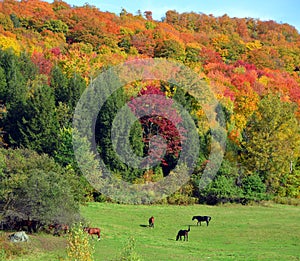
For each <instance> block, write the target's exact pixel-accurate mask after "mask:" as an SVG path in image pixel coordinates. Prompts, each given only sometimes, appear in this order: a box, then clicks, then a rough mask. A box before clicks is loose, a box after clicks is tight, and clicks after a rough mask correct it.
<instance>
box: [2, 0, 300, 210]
mask: <svg viewBox="0 0 300 261" xmlns="http://www.w3.org/2000/svg"><path fill="white" fill-rule="evenodd" d="M0 16H1V19H0V46H1V47H2V48H1V51H0V103H1V121H0V124H1V125H0V128H1V144H2V145H1V146H2V147H4V148H5V149H3V150H2V154H3V155H4V156H3V164H2V168H1V169H0V174H1V177H0V183H1V187H2V186H3V187H5V186H7V184H8V183H9V184H14V182H15V180H16V179H18V178H17V177H18V176H19V175H14V174H15V170H12V169H10V168H9V166H10V164H11V163H10V160H11V155H13V154H14V153H15V154H16V155H17V156H16V157H20V158H22V160H21V161H22V162H23V161H26V159H27V156H26V155H27V154H28V153H29V154H28V155H31V156H30V157H31V158H33V159H35V158H38V157H39V156H37V154H35V153H38V154H39V155H44V154H46V155H48V157H49V158H47V160H49V161H51V162H52V160H53V163H51V164H57V165H55V166H56V167H55V168H57V169H58V166H59V168H60V169H59V170H58V171H57V175H62V176H65V177H66V179H67V180H66V184H67V183H68V184H69V186H70V189H71V190H74V191H75V188H80V189H81V193H79V194H80V195H83V196H82V197H77V198H76V197H75V198H74V200H75V202H80V201H82V200H90V199H91V198H93V199H95V200H111V199H108V198H106V197H105V195H101V194H100V193H97V192H96V191H94V190H93V189H92V188H91V187H90V186H89V185H88V184H87V182H86V181H85V179H84V178H83V177H82V174H81V172H80V170H79V168H78V166H77V163H76V160H75V158H74V152H73V145H72V132H73V131H74V129H73V127H72V117H73V112H74V108H75V106H76V104H77V102H78V100H79V98H80V96H81V94H82V93H83V91H84V90H85V89H86V88H88V86H89V83H90V82H92V81H93V79H95V78H96V77H97V75H99V73H100V72H102V71H104V70H105V69H107V68H109V67H110V66H113V65H115V64H119V63H121V62H124V61H128V60H132V59H137V58H149V57H152V58H166V59H170V60H173V61H176V62H180V63H182V64H184V65H186V66H188V67H189V68H191V69H192V70H193V71H194V72H196V73H197V74H198V75H199V76H200V77H202V78H203V79H204V80H205V81H206V82H207V83H208V84H209V85H210V86H211V87H212V89H213V90H214V92H215V93H216V96H217V98H218V100H219V102H220V106H221V110H222V111H223V113H224V115H225V122H224V126H225V128H226V131H227V133H228V137H227V141H226V153H225V156H224V159H223V162H222V165H221V167H220V169H219V171H218V173H217V175H216V177H215V178H214V180H213V181H212V182H211V183H210V184H209V185H208V186H207V187H206V188H205V189H201V190H200V189H199V182H200V180H201V177H202V174H203V170H204V169H205V167H206V165H207V164H208V158H209V153H210V146H211V135H212V134H211V131H210V128H209V126H208V125H207V122H206V119H205V115H204V111H203V108H201V106H200V105H199V104H198V103H197V102H196V101H195V99H194V98H193V97H192V96H191V95H190V94H189V93H186V92H184V91H183V90H182V89H180V88H177V87H176V86H173V85H172V84H169V83H164V82H158V81H156V82H155V81H152V82H143V81H136V82H133V83H130V84H128V85H126V86H125V87H124V88H122V89H120V90H119V91H118V92H116V93H114V94H113V95H112V97H111V98H110V99H108V100H107V102H106V103H105V104H104V106H103V108H102V109H101V111H100V112H99V115H98V118H97V122H96V133H95V138H96V146H97V148H96V149H97V152H98V153H99V155H101V157H102V158H103V160H104V162H105V164H106V165H107V166H108V168H109V169H110V170H112V171H113V173H114V174H115V175H116V176H119V177H121V178H122V179H123V180H126V181H128V182H131V183H136V184H144V183H147V182H155V181H158V180H161V179H162V178H163V177H165V176H167V175H169V174H170V172H171V171H172V169H173V168H174V166H176V163H177V160H178V157H179V156H180V152H181V144H180V142H177V139H176V138H177V137H178V132H176V130H175V129H174V128H166V126H171V124H170V122H168V120H167V119H160V118H159V117H143V118H142V119H141V120H140V124H137V125H135V126H133V127H132V130H131V132H130V142H131V146H132V148H133V151H134V152H135V153H136V154H137V155H138V156H140V157H145V156H147V155H148V153H149V138H150V137H151V136H153V135H156V134H157V133H159V134H160V135H162V136H164V137H166V139H167V140H168V144H167V148H168V150H167V152H168V153H167V154H166V155H165V156H164V157H162V158H161V159H160V160H161V164H159V165H158V166H156V167H153V168H150V169H147V170H145V169H134V168H131V167H129V166H127V164H125V163H124V162H121V161H120V160H118V157H117V156H116V152H115V151H114V147H113V144H112V142H111V139H110V133H111V126H112V122H113V120H114V117H115V115H116V113H117V112H118V111H119V110H120V108H122V106H123V105H124V104H125V103H127V102H129V101H130V100H131V98H134V97H138V96H141V95H144V94H158V95H162V96H163V97H167V98H173V99H174V100H176V102H178V103H179V104H181V105H182V106H183V107H184V108H185V109H186V110H187V111H188V112H189V113H190V115H191V116H192V119H193V121H194V123H195V126H197V128H198V135H199V141H200V149H199V150H200V151H199V159H198V162H197V166H196V167H195V170H194V172H193V174H192V177H191V181H190V182H189V183H188V184H185V185H184V186H183V187H182V188H181V189H180V190H179V191H177V192H176V193H174V194H173V195H171V196H169V197H168V198H166V199H165V200H162V202H168V203H173V204H186V203H193V202H201V203H209V204H217V203H220V202H241V203H247V202H249V201H253V200H257V201H260V200H264V199H270V198H274V197H283V198H299V197H300V164H299V156H300V154H299V152H300V151H299V149H300V147H299V140H300V139H299V138H300V137H299V105H300V88H299V83H300V81H299V72H298V71H297V70H296V68H297V66H299V64H300V58H299V57H300V46H299V42H300V41H299V40H300V38H299V34H298V32H297V30H296V29H295V28H294V27H292V26H290V25H287V24H277V23H276V22H274V21H267V22H263V21H260V20H257V19H251V18H247V19H246V18H245V19H239V18H229V17H228V16H227V15H224V16H222V17H214V16H212V15H205V14H196V13H184V14H179V13H177V12H176V11H168V12H167V13H166V16H165V18H164V20H163V21H160V22H159V21H154V20H153V19H152V17H151V12H150V11H148V12H146V13H145V17H143V14H142V13H141V12H139V13H138V14H137V15H133V14H130V13H128V12H127V11H126V10H125V9H123V10H121V13H120V14H119V15H116V14H111V13H107V12H106V13H104V12H101V11H99V10H98V9H97V8H95V7H94V6H90V5H85V6H83V7H71V6H70V5H68V4H67V3H65V2H63V1H54V2H53V3H52V4H49V3H45V2H42V1H36V0H31V1H26V2H25V1H14V0H9V1H8V0H5V1H3V2H1V3H0ZM157 102H158V101H157ZM134 106H135V105H134V104H132V107H131V109H132V110H133V111H134ZM136 106H138V104H136ZM177 120H178V119H177ZM149 122H151V124H149ZM120 124H121V123H120ZM173 127H174V126H173ZM20 148H21V151H20ZM7 149H8V150H7ZM14 149H16V150H15V152H14ZM23 149H24V151H23ZM6 151H7V152H6ZM18 155H23V156H18ZM23 157H24V158H23ZM41 157H44V156H41ZM54 162H55V163H54ZM14 164H16V165H18V164H19V163H18V161H16V162H14ZM36 166H40V165H38V164H37V165H36ZM29 168H32V167H31V166H28V167H26V169H29ZM17 169H18V168H17ZM33 169H35V170H34V171H38V169H39V168H38V167H34V168H33ZM40 172H43V173H51V172H50V170H45V171H43V168H41V169H40ZM66 173H67V174H66ZM70 173H71V174H70ZM49 175H50V174H49ZM70 175H71V176H72V175H74V176H72V177H76V178H75V180H76V181H78V182H79V183H80V184H81V185H80V186H79V183H76V182H75V183H72V181H71V179H69V178H68V177H69V176H70ZM43 177H44V176H43V174H41V179H42V178H43ZM23 178H24V179H23V180H27V181H28V182H31V181H30V180H31V174H30V173H28V174H26V175H24V176H23ZM45 179H47V178H45ZM41 182H42V181H41ZM21 184H29V183H26V182H25V183H21V182H20V183H18V185H16V186H15V185H12V186H11V187H9V188H10V189H9V190H6V192H4V193H3V195H1V199H0V201H1V202H2V206H4V207H5V209H6V210H12V209H15V206H14V205H6V203H7V202H17V201H11V197H12V195H14V193H13V194H11V193H12V191H13V190H14V188H19V187H18V186H21ZM30 184H31V183H30ZM49 184H50V183H49ZM51 184H52V183H51ZM59 184H60V183H59ZM24 186H25V185H24ZM26 186H27V185H26ZM22 189H25V190H26V188H22ZM16 195H17V194H16ZM74 195H75V194H74ZM16 197H17V196H16ZM137 203H144V202H137ZM20 211H21V210H20ZM22 211H23V210H22ZM22 211H21V212H22Z"/></svg>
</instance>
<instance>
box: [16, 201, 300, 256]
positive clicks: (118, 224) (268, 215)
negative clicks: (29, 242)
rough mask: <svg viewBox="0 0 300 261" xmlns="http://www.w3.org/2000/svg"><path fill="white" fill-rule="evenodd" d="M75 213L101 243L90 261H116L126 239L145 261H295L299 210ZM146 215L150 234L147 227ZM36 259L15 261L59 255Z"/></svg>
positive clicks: (96, 206) (299, 251)
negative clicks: (185, 235) (183, 237)
mask: <svg viewBox="0 0 300 261" xmlns="http://www.w3.org/2000/svg"><path fill="white" fill-rule="evenodd" d="M81 211H82V215H83V216H84V217H85V218H86V220H87V221H88V222H89V223H90V225H91V226H97V227H100V228H101V230H102V239H101V240H100V241H96V239H95V241H94V243H95V260H96V261H98V260H99V261H101V260H104V261H107V260H117V257H119V256H120V253H121V252H122V250H123V248H124V244H126V242H127V241H128V238H129V237H131V236H133V237H134V239H135V242H136V248H135V251H136V252H137V253H138V254H139V256H141V257H142V258H143V260H145V261H148V260H149V261H150V260H151V261H153V260H155V261H169V260H170V261H171V260H181V261H182V260H184V261H185V260H300V223H299V221H300V208H299V207H295V206H285V205H272V204H269V205H268V206H241V205H225V206H215V207H212V206H203V205H194V206H169V205H153V206H138V205H118V204H108V203H90V204H88V205H87V206H84V207H82V209H81ZM152 215H153V216H154V217H155V228H154V229H151V228H148V227H147V225H148V218H149V217H150V216H152ZM193 215H210V216H211V217H212V220H211V222H210V224H209V226H208V227H207V226H206V224H205V223H202V226H196V221H192V216H193ZM188 225H192V226H191V231H190V234H189V241H188V242H184V241H182V242H180V241H176V240H175V237H176V234H177V232H178V230H179V229H187V228H188ZM44 237H45V236H44ZM46 238H48V239H49V240H62V239H58V238H55V237H51V236H50V237H49V236H47V237H46ZM53 238H54V239H53ZM44 240H45V239H44ZM50 242H51V241H50ZM52 244H54V243H53V242H52ZM36 245H37V244H36ZM37 247H38V246H37ZM38 253H39V256H36V255H30V256H29V257H28V258H27V259H26V258H24V259H17V260H33V261H35V260H51V261H53V260H59V256H64V255H65V251H64V249H63V248H61V247H60V248H58V249H56V250H53V249H52V250H50V251H49V252H47V251H46V250H45V249H44V250H43V249H40V250H39V251H38ZM41 258H42V259H41Z"/></svg>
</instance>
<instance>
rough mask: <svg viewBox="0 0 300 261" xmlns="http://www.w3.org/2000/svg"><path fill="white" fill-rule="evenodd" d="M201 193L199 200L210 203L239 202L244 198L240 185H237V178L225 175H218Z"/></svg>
mask: <svg viewBox="0 0 300 261" xmlns="http://www.w3.org/2000/svg"><path fill="white" fill-rule="evenodd" d="M199 194H200V197H199V201H200V202H201V203H207V204H209V205H216V204H219V203H227V202H231V203H234V202H238V203H239V202H241V199H242V198H243V192H242V190H241V188H240V187H238V186H236V184H235V178H232V177H231V178H226V177H224V176H218V177H216V178H215V179H214V180H213V181H212V182H211V183H209V184H208V185H207V186H206V187H205V188H204V189H203V190H201V191H200V192H199Z"/></svg>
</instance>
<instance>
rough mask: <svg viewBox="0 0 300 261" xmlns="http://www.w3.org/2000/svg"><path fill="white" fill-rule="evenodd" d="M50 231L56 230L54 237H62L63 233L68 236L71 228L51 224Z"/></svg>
mask: <svg viewBox="0 0 300 261" xmlns="http://www.w3.org/2000/svg"><path fill="white" fill-rule="evenodd" d="M48 228H49V230H50V231H52V229H54V231H53V236H60V232H63V233H64V234H67V232H68V231H69V226H68V225H66V224H57V223H55V224H50V225H49V226H48Z"/></svg>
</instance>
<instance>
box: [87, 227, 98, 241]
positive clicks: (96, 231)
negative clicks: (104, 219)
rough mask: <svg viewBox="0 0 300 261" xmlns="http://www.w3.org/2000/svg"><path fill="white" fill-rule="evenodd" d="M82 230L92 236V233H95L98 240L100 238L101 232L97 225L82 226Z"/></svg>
mask: <svg viewBox="0 0 300 261" xmlns="http://www.w3.org/2000/svg"><path fill="white" fill-rule="evenodd" d="M83 230H84V231H85V232H87V233H88V234H89V235H91V236H92V238H93V235H97V236H98V240H100V233H101V229H100V228H98V227H84V228H83Z"/></svg>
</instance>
